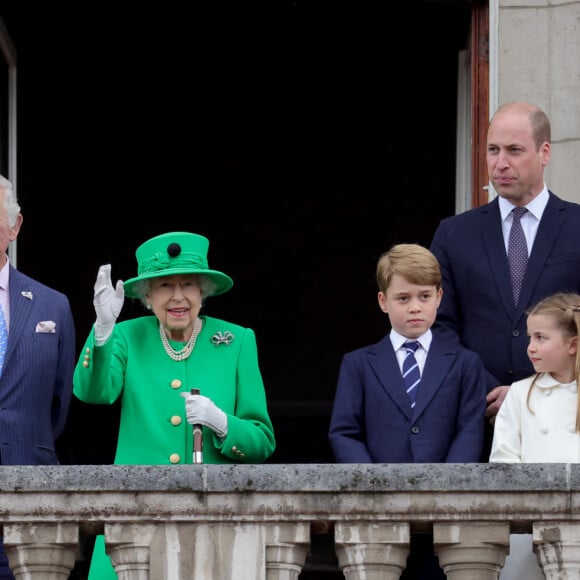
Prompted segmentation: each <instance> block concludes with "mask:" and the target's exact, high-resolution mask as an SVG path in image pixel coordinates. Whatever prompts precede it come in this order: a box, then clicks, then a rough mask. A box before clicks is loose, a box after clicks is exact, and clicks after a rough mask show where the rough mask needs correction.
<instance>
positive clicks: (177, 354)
mask: <svg viewBox="0 0 580 580" xmlns="http://www.w3.org/2000/svg"><path fill="white" fill-rule="evenodd" d="M200 331H201V320H200V319H199V318H196V319H195V323H194V325H193V332H192V333H191V336H190V337H189V340H188V341H187V343H186V344H185V346H184V347H183V348H182V349H180V350H175V349H174V348H173V347H172V346H171V345H170V344H169V340H168V339H167V331H166V330H165V327H164V326H163V324H161V323H159V336H161V344H163V348H164V349H165V352H166V353H167V354H168V355H169V357H170V358H172V359H173V360H176V361H181V360H185V359H186V358H189V355H190V354H191V353H192V352H193V348H194V346H195V341H196V340H197V336H198V334H199V333H200Z"/></svg>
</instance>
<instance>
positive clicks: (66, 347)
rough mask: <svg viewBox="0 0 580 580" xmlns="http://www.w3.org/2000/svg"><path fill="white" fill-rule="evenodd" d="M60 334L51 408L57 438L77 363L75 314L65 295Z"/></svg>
mask: <svg viewBox="0 0 580 580" xmlns="http://www.w3.org/2000/svg"><path fill="white" fill-rule="evenodd" d="M60 327H61V328H62V332H61V333H60V335H59V345H58V348H59V352H58V368H57V370H56V375H55V384H54V391H53V399H52V408H51V421H52V433H53V437H54V439H55V440H56V439H57V438H58V437H59V436H60V435H61V433H62V432H63V430H64V427H65V424H66V420H67V416H68V411H69V407H70V402H71V398H72V388H73V380H72V377H73V370H74V365H75V350H76V336H75V326H74V322H73V316H72V312H71V308H70V304H69V301H68V299H67V298H66V297H63V304H62V314H61V323H60Z"/></svg>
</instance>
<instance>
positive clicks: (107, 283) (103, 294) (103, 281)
mask: <svg viewBox="0 0 580 580" xmlns="http://www.w3.org/2000/svg"><path fill="white" fill-rule="evenodd" d="M124 300H125V292H124V290H123V281H122V280H118V281H117V286H116V287H115V288H114V289H113V284H112V282H111V264H105V265H104V266H101V267H100V268H99V273H98V274H97V281H96V282H95V295H94V298H93V305H94V307H95V312H96V313H97V321H96V322H95V344H96V345H97V346H101V345H103V344H105V342H107V340H108V338H109V336H111V333H112V332H113V328H114V327H115V322H116V320H117V318H118V316H119V314H120V312H121V308H123V301H124Z"/></svg>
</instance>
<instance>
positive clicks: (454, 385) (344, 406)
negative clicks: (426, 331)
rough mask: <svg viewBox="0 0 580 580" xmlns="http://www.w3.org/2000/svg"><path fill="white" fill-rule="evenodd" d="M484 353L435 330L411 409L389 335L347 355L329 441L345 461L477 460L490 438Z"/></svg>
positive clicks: (340, 377) (458, 461)
mask: <svg viewBox="0 0 580 580" xmlns="http://www.w3.org/2000/svg"><path fill="white" fill-rule="evenodd" d="M485 394H486V393H485V377H484V368H483V364H482V362H481V360H480V358H479V357H478V356H477V355H476V354H475V353H474V352H471V351H469V350H467V349H465V348H464V347H462V346H461V345H460V344H459V342H458V341H457V339H456V338H452V339H451V340H447V339H446V338H444V337H443V336H439V335H437V333H435V332H434V333H433V340H432V342H431V346H430V348H429V353H428V354H427V359H426V361H425V367H424V369H423V373H422V375H421V382H420V383H419V390H418V392H417V402H416V404H415V408H414V409H411V403H410V401H409V397H408V395H407V393H406V391H405V384H404V381H403V377H402V376H401V369H400V367H399V363H398V361H397V357H396V354H395V351H394V349H393V345H392V343H391V340H390V338H389V336H385V337H384V338H383V339H382V340H381V341H380V342H378V343H376V344H373V345H371V346H365V347H364V348H361V349H358V350H355V351H353V352H350V353H348V354H346V355H345V356H344V357H343V359H342V363H341V366H340V372H339V377H338V386H337V389H336V395H335V399H334V406H333V410H332V416H331V419H330V430H329V439H330V444H331V447H332V450H333V452H334V455H335V457H336V460H337V461H338V462H339V463H443V462H447V463H467V462H478V461H479V460H480V457H481V453H482V448H483V440H484V427H485V425H484V423H485V421H484V415H485Z"/></svg>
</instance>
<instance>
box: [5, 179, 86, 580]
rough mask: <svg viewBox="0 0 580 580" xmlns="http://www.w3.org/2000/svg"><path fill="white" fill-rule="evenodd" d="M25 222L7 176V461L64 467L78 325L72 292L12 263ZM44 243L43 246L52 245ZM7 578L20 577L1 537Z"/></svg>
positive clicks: (40, 245)
mask: <svg viewBox="0 0 580 580" xmlns="http://www.w3.org/2000/svg"><path fill="white" fill-rule="evenodd" d="M21 225H22V214H21V213H20V206H19V205H18V201H17V199H16V194H15V192H14V190H13V188H12V184H11V183H10V181H8V180H7V179H6V178H5V177H2V176H0V308H1V309H2V312H1V313H0V315H3V316H4V318H5V320H6V325H7V328H8V341H7V348H6V355H5V358H4V364H3V367H2V370H1V375H0V409H1V411H0V464H1V465H57V464H58V463H59V460H58V457H57V454H56V451H55V440H56V439H57V437H58V436H59V435H60V434H61V433H62V431H63V429H64V426H65V422H66V418H67V414H68V409H69V404H70V401H71V396H72V375H73V370H74V365H75V362H76V357H75V349H76V345H75V328H74V324H73V317H72V313H71V309H70V305H69V301H68V299H67V297H66V296H65V295H64V294H61V293H60V292H57V291H56V290H53V289H52V288H49V287H48V286H45V285H43V284H41V283H40V282H37V281H36V280H33V279H32V278H29V277H28V276H26V275H24V274H23V273H21V272H19V271H18V270H17V269H16V268H14V267H13V266H12V265H11V264H10V262H9V261H8V254H7V251H8V246H9V243H10V242H12V241H14V240H15V239H16V237H17V236H18V232H19V230H20V226H21ZM40 242H41V240H39V251H42V250H43V248H46V247H47V246H46V245H45V246H42V244H41V243H40ZM48 251H50V250H47V252H48ZM48 257H49V256H48V254H47V258H48ZM0 579H1V580H14V576H13V574H12V571H11V570H10V568H9V564H8V560H7V558H6V555H5V553H4V549H3V543H2V538H1V537H0Z"/></svg>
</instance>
